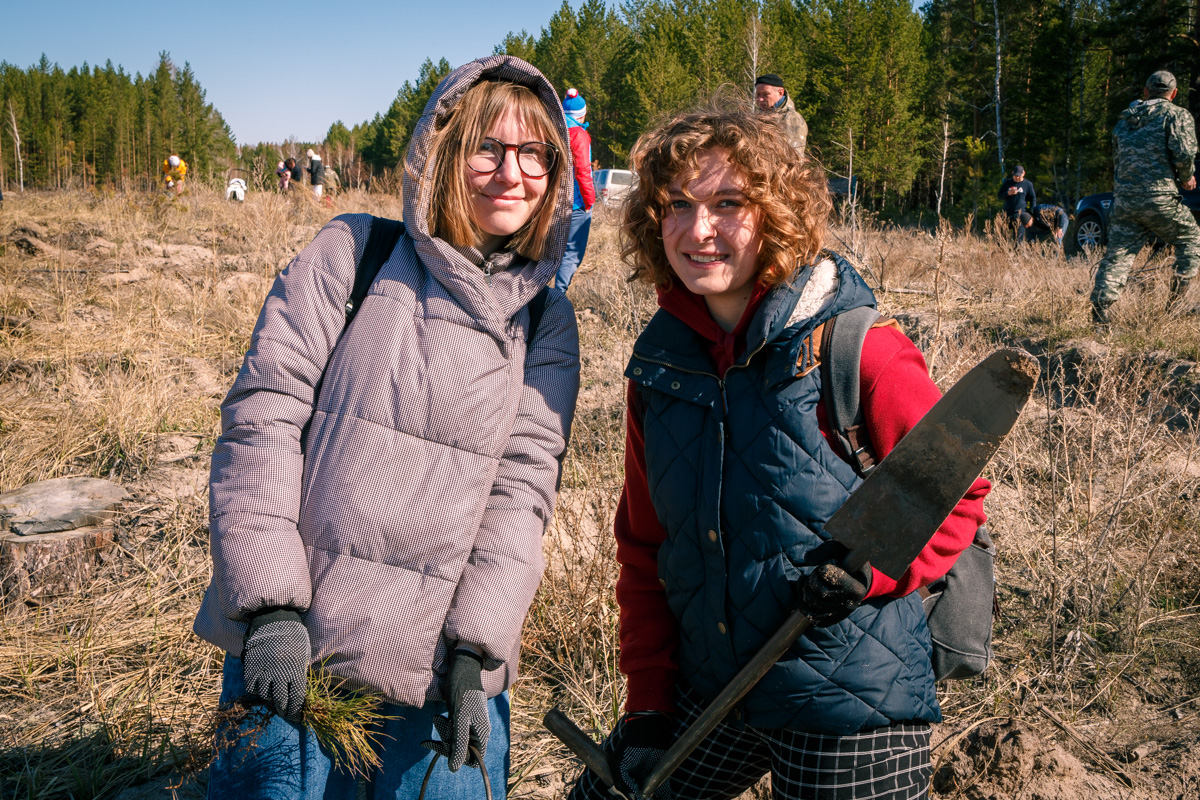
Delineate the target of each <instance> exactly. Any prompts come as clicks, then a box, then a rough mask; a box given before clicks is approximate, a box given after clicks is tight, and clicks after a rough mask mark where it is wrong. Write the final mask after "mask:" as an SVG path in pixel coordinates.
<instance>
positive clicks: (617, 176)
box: [592, 169, 633, 206]
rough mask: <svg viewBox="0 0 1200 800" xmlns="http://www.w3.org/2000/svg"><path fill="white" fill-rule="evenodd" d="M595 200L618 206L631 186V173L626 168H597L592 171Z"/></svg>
mask: <svg viewBox="0 0 1200 800" xmlns="http://www.w3.org/2000/svg"><path fill="white" fill-rule="evenodd" d="M592 184H593V185H594V186H595V187H596V202H597V203H604V205H606V206H618V205H620V204H621V201H622V200H623V199H625V195H627V194H629V190H630V189H631V188H633V173H632V172H630V171H629V170H627V169H598V170H596V171H595V172H593V173H592Z"/></svg>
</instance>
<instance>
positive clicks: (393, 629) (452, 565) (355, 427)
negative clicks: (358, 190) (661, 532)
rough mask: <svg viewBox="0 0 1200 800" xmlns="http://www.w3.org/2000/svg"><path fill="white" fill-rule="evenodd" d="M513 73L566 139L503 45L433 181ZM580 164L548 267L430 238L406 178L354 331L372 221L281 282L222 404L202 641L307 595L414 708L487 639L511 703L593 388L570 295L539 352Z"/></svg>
mask: <svg viewBox="0 0 1200 800" xmlns="http://www.w3.org/2000/svg"><path fill="white" fill-rule="evenodd" d="M493 77H494V78H500V79H503V80H510V81H514V82H517V83H521V84H524V85H527V86H529V87H530V88H532V89H533V90H534V91H535V92H536V93H537V95H538V96H539V97H540V98H541V100H542V101H543V102H544V103H545V105H546V108H547V109H548V110H549V111H550V113H551V118H552V119H555V120H557V121H558V125H559V126H560V133H561V136H562V140H563V141H564V142H565V141H566V139H567V131H566V126H565V123H564V122H563V116H562V110H561V106H560V105H559V102H558V98H557V97H556V96H555V93H554V89H553V88H552V87H551V86H550V84H549V83H548V82H547V81H546V80H545V78H543V77H542V75H541V74H540V73H539V72H537V70H535V69H534V68H533V67H531V66H529V65H528V64H526V63H525V62H523V61H520V60H519V59H516V58H511V57H508V56H492V57H490V58H486V59H481V60H479V61H475V62H472V63H470V64H467V65H465V66H463V67H460V68H459V69H458V70H456V71H455V72H454V73H453V74H452V75H450V76H449V77H448V78H446V79H445V80H444V81H443V82H442V84H441V85H440V86H439V87H438V89H437V91H436V92H435V94H434V96H433V97H432V98H431V99H430V101H429V104H428V105H427V106H426V107H425V112H424V114H423V116H422V117H421V119H420V121H419V122H418V124H417V128H416V131H415V133H414V136H413V142H412V145H411V150H410V152H409V157H408V158H409V164H410V166H411V168H412V171H413V172H414V173H415V174H418V175H419V174H431V170H432V166H433V165H432V163H431V162H430V161H429V158H428V156H429V149H430V146H431V138H432V133H433V130H434V126H435V124H436V122H437V120H438V119H440V118H442V117H444V116H445V115H446V114H447V112H448V111H449V110H450V109H451V108H452V107H453V106H454V105H455V103H457V102H458V101H459V99H460V98H461V97H462V94H463V92H465V91H466V90H467V89H468V88H470V86H471V85H473V84H474V83H475V82H477V81H479V80H484V79H488V78H493ZM562 155H563V157H564V158H568V157H569V156H568V151H566V150H564V151H563V154H562ZM571 174H572V173H571V169H570V164H569V163H567V164H565V168H564V169H563V170H562V171H561V173H560V179H559V181H558V185H557V187H551V189H550V191H551V195H550V196H549V197H548V198H547V202H555V203H556V207H555V208H556V210H555V222H554V225H553V228H552V231H551V235H550V239H549V241H548V243H547V246H546V248H545V252H544V254H543V256H544V257H543V258H542V260H541V261H538V262H537V263H533V262H531V261H528V260H527V259H522V258H521V257H519V256H514V255H513V254H511V253H500V254H497V255H495V256H493V258H492V263H493V266H494V268H495V269H498V270H501V271H499V272H497V273H496V274H494V275H493V276H491V278H490V281H489V278H488V277H486V276H485V275H484V274H483V272H482V271H481V269H480V265H481V264H482V262H483V259H482V256H481V254H480V253H479V252H478V251H477V250H475V249H473V248H463V249H456V248H453V247H451V246H450V245H449V244H447V243H446V242H444V241H442V240H441V239H437V238H432V237H430V235H429V232H428V230H427V225H426V218H427V209H428V208H429V203H430V192H429V188H428V186H427V185H424V186H423V185H421V184H420V183H419V182H418V181H415V180H413V179H412V178H411V177H410V178H406V180H405V184H404V212H405V213H404V216H405V219H406V220H407V231H408V232H407V235H405V236H403V237H402V238H401V239H400V242H399V244H398V245H397V247H396V249H395V251H394V252H393V253H392V256H391V258H390V259H389V260H388V261H387V263H386V264H384V265H383V267H382V269H381V270H380V272H379V277H378V278H377V280H376V281H375V284H374V285H373V286H372V288H371V292H370V294H369V295H368V296H367V298H366V300H365V301H364V302H363V304H362V306H361V309H360V310H359V312H358V314H357V315H356V316H355V318H354V323H353V324H352V325H351V326H350V327H349V329H347V330H346V332H345V334H344V335H343V334H342V328H343V325H344V319H345V318H344V306H345V303H346V300H347V299H348V297H349V295H350V291H351V287H352V285H353V281H354V272H355V265H356V263H357V260H358V259H359V258H360V257H361V255H362V251H363V247H364V245H365V243H366V240H367V235H368V233H369V228H370V220H371V218H370V217H369V216H367V215H346V216H341V217H338V218H336V219H334V220H333V221H332V222H330V223H329V224H328V225H326V226H325V227H324V228H323V229H322V230H321V232H320V233H319V234H317V237H316V239H315V240H314V241H313V242H312V244H310V245H309V246H308V247H306V248H304V250H303V251H302V252H301V253H300V254H299V255H298V256H297V257H296V258H295V259H294V260H293V261H292V262H291V264H289V265H288V267H287V268H286V269H285V270H284V271H283V272H282V273H281V274H280V275H279V277H278V279H276V281H275V285H274V286H273V287H272V289H271V292H270V294H269V295H268V297H267V301H266V303H265V304H264V306H263V310H262V313H261V315H260V316H259V319H258V323H257V325H256V326H255V329H254V336H253V339H252V341H251V346H250V350H249V352H248V353H247V354H246V360H245V363H244V364H243V365H242V369H241V372H240V373H239V374H238V377H237V380H236V381H235V382H234V385H233V388H232V389H231V390H230V392H229V395H228V397H226V398H225V402H224V404H223V405H222V408H221V411H222V413H221V429H222V433H221V437H220V439H219V440H218V442H217V446H216V450H215V451H214V453H213V460H212V476H211V487H210V488H211V504H212V505H211V520H210V531H211V536H212V557H213V577H212V583H211V584H210V586H209V588H208V591H207V593H206V594H205V597H204V602H203V604H202V606H201V609H200V612H199V615H198V616H197V619H196V623H195V631H196V633H197V634H199V635H200V636H201V637H203V638H204V639H206V640H208V641H210V642H212V643H214V644H216V645H218V646H220V647H222V648H224V649H225V650H227V651H228V652H230V653H232V654H234V655H240V653H241V648H242V639H243V636H244V632H245V620H247V619H248V618H249V617H250V616H252V615H253V614H255V613H256V612H258V611H259V610H262V609H266V608H271V607H276V606H286V607H291V608H295V609H298V610H300V611H301V612H304V614H303V616H304V621H305V624H306V625H307V627H308V630H309V634H310V637H311V639H312V645H313V652H312V657H313V658H314V659H316V660H321V661H324V663H325V666H326V668H327V669H328V670H329V671H330V672H332V673H333V674H335V675H337V676H340V677H343V678H346V679H348V680H349V681H350V682H351V684H353V685H356V686H364V687H368V688H370V689H373V690H376V691H379V692H382V693H383V694H384V695H386V696H387V697H388V698H389V699H390V700H392V701H393V702H398V703H402V704H405V705H411V706H420V705H422V704H423V703H424V701H425V700H426V699H427V698H436V697H439V677H438V673H439V671H441V670H442V668H443V663H444V655H445V653H446V649H447V646H448V645H451V644H453V643H454V642H456V641H465V642H470V643H473V644H477V645H480V646H481V647H483V649H484V652H485V662H484V666H485V669H486V670H487V671H485V672H484V689H485V690H486V692H487V693H488V695H489V696H494V695H496V694H499V693H500V692H502V691H504V690H505V689H506V688H507V687H508V686H509V685H511V684H512V682H513V679H514V678H515V677H516V667H517V652H518V649H519V646H520V637H521V624H522V622H523V620H524V618H525V614H526V612H527V611H528V609H529V605H530V603H531V602H532V599H533V594H534V591H535V590H536V588H537V585H538V582H539V581H540V579H541V575H542V570H543V567H544V565H543V561H542V550H541V538H542V533H543V531H544V529H545V526H546V524H547V522H548V521H549V519H550V517H551V515H552V513H553V508H554V500H555V491H556V483H557V478H558V469H559V463H558V459H559V458H560V457H561V456H562V455H563V452H564V450H565V446H566V440H567V437H568V435H569V430H570V423H571V417H572V415H573V414H574V410H575V399H576V395H577V393H578V389H579V334H578V330H577V328H576V323H575V314H574V311H573V310H572V308H571V304H570V303H569V302H568V301H567V299H566V297H565V296H564V295H563V294H562V293H561V292H553V291H552V292H551V295H550V298H549V300H548V302H547V304H546V308H545V312H544V316H543V317H542V320H541V323H540V325H539V326H538V328H537V330H536V333H535V335H534V336H533V338H532V340H531V341H530V342H529V345H528V348H527V347H526V329H527V327H528V325H529V311H528V308H527V305H528V303H529V301H530V300H531V299H532V298H533V297H534V295H535V294H537V292H538V291H539V290H540V289H541V288H542V287H543V286H545V285H546V283H547V282H548V281H549V280H550V279H551V278H552V277H553V276H554V273H555V271H556V269H557V267H558V264H559V261H560V260H561V258H562V253H563V249H564V245H565V241H566V236H567V229H568V226H569V223H570V214H571V195H572V184H571ZM339 337H340V339H339ZM322 374H324V382H323V385H322V386H321V387H320V393H319V396H318V394H317V385H318V382H320V381H321V380H322Z"/></svg>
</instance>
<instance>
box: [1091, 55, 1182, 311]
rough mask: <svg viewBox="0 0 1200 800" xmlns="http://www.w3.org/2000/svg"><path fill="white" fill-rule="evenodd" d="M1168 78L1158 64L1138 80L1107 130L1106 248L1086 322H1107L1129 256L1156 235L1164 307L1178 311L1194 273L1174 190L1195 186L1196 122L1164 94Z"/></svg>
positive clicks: (1169, 90)
mask: <svg viewBox="0 0 1200 800" xmlns="http://www.w3.org/2000/svg"><path fill="white" fill-rule="evenodd" d="M1177 92H1178V88H1177V87H1176V85H1175V76H1174V75H1172V74H1171V73H1170V72H1167V71H1166V70H1159V71H1158V72H1155V73H1154V74H1153V75H1151V76H1150V77H1149V78H1148V79H1147V80H1146V87H1145V88H1144V89H1143V90H1142V102H1141V103H1137V104H1136V105H1131V106H1130V107H1129V108H1127V109H1126V110H1125V111H1123V112H1121V118H1120V119H1119V120H1118V121H1117V125H1116V127H1115V128H1113V204H1112V215H1111V217H1110V218H1109V229H1108V249H1107V251H1106V252H1105V253H1104V259H1103V260H1101V262H1100V266H1099V268H1098V269H1097V270H1096V283H1095V285H1094V286H1093V287H1092V297H1091V299H1092V321H1093V322H1094V323H1095V324H1096V325H1099V326H1105V325H1108V324H1109V321H1110V320H1109V307H1110V306H1112V304H1113V303H1115V302H1117V298H1118V297H1120V296H1121V292H1122V291H1123V290H1124V288H1125V284H1126V282H1127V281H1128V280H1129V273H1130V270H1131V269H1132V267H1133V259H1134V257H1135V256H1136V255H1137V253H1138V251H1139V250H1141V249H1142V247H1143V246H1144V245H1145V244H1146V242H1147V241H1149V239H1150V237H1151V236H1156V237H1158V238H1159V239H1161V240H1163V241H1164V242H1166V243H1167V244H1170V245H1172V246H1173V247H1174V248H1175V274H1174V275H1172V276H1171V284H1170V297H1169V299H1168V300H1167V310H1168V311H1171V312H1174V311H1178V310H1180V309H1181V307H1182V305H1183V300H1184V296H1185V295H1186V294H1187V289H1188V285H1189V284H1190V283H1191V282H1192V281H1193V280H1194V279H1195V278H1196V275H1197V274H1200V225H1197V224H1196V220H1195V218H1194V217H1192V214H1191V212H1190V211H1188V209H1187V207H1186V206H1184V205H1183V200H1182V197H1181V195H1180V193H1179V192H1180V190H1181V189H1182V190H1183V191H1185V192H1188V191H1191V190H1193V189H1195V188H1196V124H1195V122H1194V121H1193V120H1192V115H1191V114H1190V113H1188V110H1187V109H1186V108H1184V107H1182V106H1177V105H1175V104H1174V103H1173V102H1171V101H1172V100H1174V99H1175V96H1176V94H1177Z"/></svg>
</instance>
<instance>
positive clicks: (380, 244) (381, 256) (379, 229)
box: [346, 217, 404, 327]
mask: <svg viewBox="0 0 1200 800" xmlns="http://www.w3.org/2000/svg"><path fill="white" fill-rule="evenodd" d="M403 234H404V223H403V222H400V221H399V220H394V219H385V218H383V217H371V232H370V233H369V234H367V243H366V244H365V245H363V254H362V258H360V259H359V260H358V268H357V269H356V270H355V271H354V288H353V289H352V290H351V291H350V299H349V300H347V301H346V326H347V327H349V325H350V321H351V320H353V319H354V315H355V314H357V313H358V309H359V308H360V307H361V306H362V302H363V300H365V299H366V297H367V292H369V291H371V284H373V283H374V282H375V276H376V275H378V274H379V268H380V267H382V266H383V264H384V262H385V261H387V260H388V257H389V256H390V255H391V254H392V250H394V249H396V242H398V241H400V237H401V236H402V235H403Z"/></svg>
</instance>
